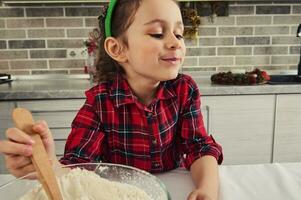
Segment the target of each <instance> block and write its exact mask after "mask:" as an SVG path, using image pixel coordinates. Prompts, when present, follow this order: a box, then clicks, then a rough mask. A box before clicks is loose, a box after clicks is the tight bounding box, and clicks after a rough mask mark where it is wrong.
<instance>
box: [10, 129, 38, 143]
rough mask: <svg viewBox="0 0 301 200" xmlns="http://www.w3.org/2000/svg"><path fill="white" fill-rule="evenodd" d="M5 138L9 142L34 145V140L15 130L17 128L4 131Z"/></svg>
mask: <svg viewBox="0 0 301 200" xmlns="http://www.w3.org/2000/svg"><path fill="white" fill-rule="evenodd" d="M5 134H6V137H7V138H8V139H9V140H12V141H15V142H17V143H23V144H29V145H32V144H34V140H33V139H32V138H31V137H30V136H29V135H27V134H26V133H24V132H23V131H21V130H19V129H17V128H9V129H7V130H6V133H5Z"/></svg>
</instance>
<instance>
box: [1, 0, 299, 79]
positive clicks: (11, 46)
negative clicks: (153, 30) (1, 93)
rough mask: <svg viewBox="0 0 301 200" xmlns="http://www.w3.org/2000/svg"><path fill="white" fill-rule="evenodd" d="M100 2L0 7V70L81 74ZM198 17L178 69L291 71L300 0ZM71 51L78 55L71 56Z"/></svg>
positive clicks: (239, 5) (241, 5)
mask: <svg viewBox="0 0 301 200" xmlns="http://www.w3.org/2000/svg"><path fill="white" fill-rule="evenodd" d="M99 8H100V4H99V5H98V4H89V5H78V4H77V5H76V4H75V5H70V4H66V5H42V6H33V5H18V6H5V7H4V6H3V7H0V73H10V74H14V75H36V74H83V73H84V70H83V69H84V65H85V62H86V59H85V57H84V56H82V55H81V54H80V52H81V51H82V50H83V40H85V39H87V37H88V33H89V31H91V30H92V29H93V28H94V27H97V16H98V15H99ZM210 19H211V18H210V17H202V25H201V27H200V29H199V35H198V37H197V39H195V40H187V41H186V44H187V58H186V62H185V64H184V66H183V71H184V72H187V71H198V72H211V73H214V72H216V71H227V70H237V69H238V70H240V69H242V70H252V69H253V68H254V67H259V68H260V69H265V70H278V71H279V70H282V71H287V70H295V69H296V66H297V64H298V62H299V54H300V44H301V38H297V37H296V31H297V26H298V25H299V23H301V3H300V2H299V3H297V2H296V3H294V1H287V2H285V1H283V2H280V3H269V2H260V3H258V2H257V3H256V2H254V1H253V2H252V1H250V2H244V3H242V2H241V3H238V2H237V3H236V2H231V3H230V6H229V16H227V17H217V18H216V20H215V21H214V22H212V21H210ZM72 50H75V53H77V56H75V57H71V56H70V55H69V53H70V51H72Z"/></svg>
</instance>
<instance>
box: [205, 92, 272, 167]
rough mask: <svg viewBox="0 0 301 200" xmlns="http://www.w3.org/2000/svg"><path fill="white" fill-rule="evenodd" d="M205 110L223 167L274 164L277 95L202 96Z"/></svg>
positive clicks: (210, 132)
mask: <svg viewBox="0 0 301 200" xmlns="http://www.w3.org/2000/svg"><path fill="white" fill-rule="evenodd" d="M202 107H203V110H205V111H206V112H205V114H204V113H203V116H204V118H205V124H207V126H208V127H207V130H208V133H209V134H212V135H213V137H214V138H215V139H216V141H217V142H218V143H220V144H221V145H222V147H223V150H224V164H252V163H269V162H271V160H272V145H273V126H274V109H275V95H231V96H203V97H202ZM204 108H206V109H204ZM206 118H207V119H206Z"/></svg>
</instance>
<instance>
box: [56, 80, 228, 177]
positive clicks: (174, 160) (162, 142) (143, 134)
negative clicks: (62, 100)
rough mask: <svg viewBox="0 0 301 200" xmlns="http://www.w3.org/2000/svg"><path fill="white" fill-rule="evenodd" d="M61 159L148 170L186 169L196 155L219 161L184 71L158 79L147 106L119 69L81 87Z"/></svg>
mask: <svg viewBox="0 0 301 200" xmlns="http://www.w3.org/2000/svg"><path fill="white" fill-rule="evenodd" d="M86 97H87V99H86V102H85V104H84V105H83V107H82V108H81V109H80V111H79V112H78V114H77V116H76V117H75V119H74V121H73V122H72V131H71V133H70V135H69V137H68V140H67V143H66V147H65V154H64V157H63V158H61V160H60V161H61V163H63V164H71V163H82V162H100V161H102V162H110V163H118V164H124V165H130V166H134V167H137V168H140V169H143V170H146V171H149V172H152V173H154V172H162V171H167V170H171V169H174V168H176V167H178V166H180V165H181V164H183V165H184V166H185V167H186V168H189V167H190V165H191V164H192V163H193V161H195V160H196V159H198V158H199V157H201V156H204V155H212V156H214V157H215V158H216V159H217V161H218V163H221V162H222V158H223V156H222V148H221V146H220V145H219V144H217V143H216V142H215V141H214V139H213V138H212V136H208V135H207V133H206V130H205V127H204V123H203V117H202V114H201V109H200V93H199V90H198V87H197V85H196V83H195V82H194V81H193V80H192V78H190V77H189V76H187V75H182V74H180V75H179V76H178V77H177V78H176V79H174V80H170V81H165V82H161V83H160V85H159V87H158V90H157V93H156V96H155V98H154V99H153V101H152V103H151V104H150V105H149V106H145V105H143V104H142V103H140V102H139V101H138V100H137V97H136V96H135V95H134V94H133V92H132V91H131V89H130V87H129V85H128V83H127V81H126V80H125V79H124V78H123V77H122V76H121V75H120V74H119V75H116V79H115V80H114V81H108V82H104V83H101V84H99V85H97V86H95V87H93V88H91V89H90V90H88V91H87V92H86Z"/></svg>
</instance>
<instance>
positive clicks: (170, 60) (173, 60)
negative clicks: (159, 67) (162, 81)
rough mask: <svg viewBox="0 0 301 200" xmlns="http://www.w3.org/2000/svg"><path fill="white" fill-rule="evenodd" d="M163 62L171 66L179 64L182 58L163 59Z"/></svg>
mask: <svg viewBox="0 0 301 200" xmlns="http://www.w3.org/2000/svg"><path fill="white" fill-rule="evenodd" d="M162 60H163V61H165V62H168V63H171V64H178V63H179V62H180V61H181V59H180V58H163V59H162Z"/></svg>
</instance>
